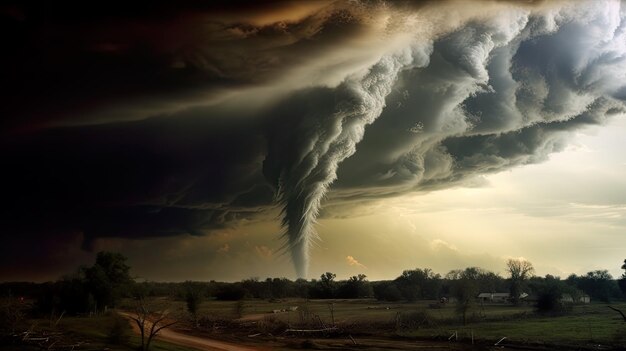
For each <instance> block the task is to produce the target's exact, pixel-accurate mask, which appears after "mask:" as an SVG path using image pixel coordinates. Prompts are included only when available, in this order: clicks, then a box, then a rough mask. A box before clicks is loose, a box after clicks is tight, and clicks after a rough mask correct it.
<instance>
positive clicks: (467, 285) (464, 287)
mask: <svg viewBox="0 0 626 351" xmlns="http://www.w3.org/2000/svg"><path fill="white" fill-rule="evenodd" d="M481 272H482V270H481V269H480V268H477V267H469V268H466V269H465V270H462V271H461V270H453V271H450V272H449V273H448V274H447V276H446V279H448V280H449V281H450V282H451V285H452V286H451V293H452V295H453V296H454V297H455V298H456V300H457V302H456V311H457V313H458V314H460V315H461V319H462V321H463V325H465V324H466V323H467V315H468V314H469V312H470V310H471V309H472V307H473V306H474V303H475V301H476V295H478V280H479V278H480V276H481Z"/></svg>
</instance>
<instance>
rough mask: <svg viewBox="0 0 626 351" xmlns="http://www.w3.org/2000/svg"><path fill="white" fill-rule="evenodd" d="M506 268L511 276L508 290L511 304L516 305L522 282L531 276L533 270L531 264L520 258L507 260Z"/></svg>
mask: <svg viewBox="0 0 626 351" xmlns="http://www.w3.org/2000/svg"><path fill="white" fill-rule="evenodd" d="M506 266H507V271H508V272H509V274H510V275H511V281H510V290H509V291H510V293H511V302H513V303H514V304H516V305H517V304H519V301H520V295H521V294H522V289H523V287H524V282H525V281H526V280H528V279H529V278H530V277H531V276H532V275H533V273H534V272H535V268H533V265H532V263H530V262H528V261H526V260H525V259H521V258H520V259H512V258H511V259H509V260H508V261H507V262H506Z"/></svg>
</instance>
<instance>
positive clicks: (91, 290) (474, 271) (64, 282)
mask: <svg viewBox="0 0 626 351" xmlns="http://www.w3.org/2000/svg"><path fill="white" fill-rule="evenodd" d="M507 268H508V277H502V276H500V275H499V274H496V273H494V272H490V271H488V270H485V269H482V268H478V267H469V268H465V269H459V270H452V271H450V272H448V273H447V274H446V275H444V276H442V275H441V274H438V273H435V272H433V271H432V270H431V269H428V268H424V269H421V268H416V269H410V270H405V271H403V272H402V274H400V276H398V277H397V278H396V279H394V280H383V281H369V280H368V279H367V277H366V276H365V275H364V274H359V275H356V276H352V277H350V278H349V279H347V280H337V279H336V275H335V274H334V273H331V272H327V273H324V274H322V275H321V276H320V278H319V279H311V280H304V279H297V280H295V281H292V280H289V279H287V278H266V279H258V278H249V279H244V280H242V281H240V282H230V283H229V282H216V281H209V282H197V281H196V282H192V281H186V282H180V283H168V282H152V281H143V282H136V281H134V280H133V279H131V275H130V267H129V266H128V265H127V264H126V258H125V257H124V256H122V255H121V254H118V253H111V252H100V253H98V255H97V257H96V262H95V263H94V265H93V266H91V267H80V268H79V269H77V271H76V272H74V273H73V274H71V275H67V276H64V277H62V278H61V279H59V280H58V281H56V282H47V283H27V282H10V283H1V284H0V296H7V295H10V296H14V297H17V296H23V297H27V298H32V299H35V304H34V310H35V311H38V312H40V313H42V314H44V313H51V312H58V313H61V312H62V311H64V312H65V313H68V314H80V313H89V312H99V311H102V310H104V309H107V308H111V307H115V306H116V305H117V304H118V302H119V301H120V299H121V298H124V297H126V298H137V297H150V296H168V297H170V298H173V299H178V300H183V301H185V300H187V301H189V300H190V299H189V296H190V292H193V296H197V298H198V299H217V300H233V301H234V300H241V299H245V298H257V299H283V298H305V299H354V298H376V299H378V300H384V301H415V300H421V299H429V300H440V299H442V298H443V299H454V300H456V301H457V304H458V305H459V306H461V307H459V308H461V309H462V308H463V304H468V305H469V304H471V303H472V301H474V300H475V299H476V297H477V296H478V294H480V293H501V292H507V293H510V296H511V298H510V302H511V303H520V301H519V298H520V297H521V296H522V294H523V295H524V296H530V297H533V299H532V300H533V301H534V302H535V303H536V305H537V307H538V308H539V309H541V308H542V306H544V308H545V309H546V310H550V309H553V308H554V307H555V306H556V305H555V304H556V303H557V302H558V301H559V300H560V299H561V297H562V296H563V294H567V295H568V296H569V297H571V299H572V301H574V302H575V301H579V298H580V297H582V296H585V295H587V296H589V297H590V298H591V299H592V300H596V301H603V302H609V301H611V300H614V299H622V298H623V297H624V294H625V293H626V275H625V274H623V275H622V276H621V277H620V279H617V280H615V279H613V277H612V276H611V275H610V274H609V272H608V271H607V270H596V271H592V272H589V273H587V274H586V275H575V274H572V275H570V276H569V277H567V278H566V279H561V278H559V277H555V276H552V275H546V276H545V277H539V276H532V272H533V270H532V265H531V264H530V263H529V262H527V261H519V260H509V262H508V263H507ZM622 268H623V269H625V270H626V260H625V265H624V266H622ZM529 300H530V299H529Z"/></svg>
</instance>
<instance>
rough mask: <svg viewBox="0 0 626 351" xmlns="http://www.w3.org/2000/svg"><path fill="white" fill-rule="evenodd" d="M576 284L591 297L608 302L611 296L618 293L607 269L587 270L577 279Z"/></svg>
mask: <svg viewBox="0 0 626 351" xmlns="http://www.w3.org/2000/svg"><path fill="white" fill-rule="evenodd" d="M578 284H579V285H578V286H579V288H580V289H581V290H583V291H584V292H586V293H587V294H589V295H590V296H591V297H592V298H595V299H598V300H600V301H603V302H610V301H611V298H612V297H615V296H618V295H619V290H618V287H617V285H616V284H615V281H614V280H613V277H612V276H611V274H610V273H609V271H608V270H606V269H604V270H596V271H591V272H588V273H587V275H585V276H584V277H582V279H580V280H579V282H578Z"/></svg>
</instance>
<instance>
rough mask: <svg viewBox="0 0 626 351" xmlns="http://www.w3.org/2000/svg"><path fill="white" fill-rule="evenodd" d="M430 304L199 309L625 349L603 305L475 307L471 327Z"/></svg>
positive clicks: (617, 322)
mask: <svg viewBox="0 0 626 351" xmlns="http://www.w3.org/2000/svg"><path fill="white" fill-rule="evenodd" d="M152 303H154V304H155V305H158V306H160V307H161V308H167V309H169V310H170V311H171V313H172V314H173V315H178V316H179V317H180V318H186V316H188V314H187V313H186V311H185V304H184V302H182V301H171V300H168V299H157V300H154V301H152ZM432 303H433V301H418V302H414V303H385V302H378V301H375V300H371V299H362V300H303V299H287V300H281V301H273V302H270V301H265V300H245V301H243V302H231V301H205V302H203V303H202V304H201V306H200V311H199V315H200V316H208V317H210V318H215V319H236V318H239V317H242V316H246V315H259V314H266V317H265V318H266V319H272V320H280V321H282V322H284V323H287V324H297V323H298V322H299V321H301V318H302V317H301V316H302V311H307V313H308V314H310V315H314V316H318V317H316V318H318V320H321V321H323V323H325V324H327V325H330V324H332V320H333V318H334V321H335V323H336V324H338V325H340V326H342V325H343V326H348V325H350V324H355V323H356V324H357V325H358V327H357V328H361V329H363V328H365V329H367V328H366V326H367V325H368V324H371V325H373V326H374V327H373V329H375V328H377V327H380V326H385V327H386V328H388V330H379V332H380V333H381V334H386V335H400V336H404V337H414V338H420V339H438V340H447V339H448V338H449V337H450V336H451V335H452V334H453V333H454V332H455V331H456V333H457V336H458V338H459V339H462V340H470V339H471V337H472V335H473V337H474V339H475V340H477V341H483V342H495V341H497V340H499V339H501V338H502V337H506V338H507V341H509V342H516V343H524V344H548V345H551V344H557V345H590V344H601V345H613V346H616V345H619V346H626V323H624V321H623V320H622V318H621V317H620V316H619V314H618V313H616V312H615V311H612V310H610V309H609V308H607V307H606V306H607V305H606V304H602V303H592V304H587V305H576V306H574V307H573V309H572V311H571V312H570V313H568V314H565V315H559V316H541V315H538V314H536V313H535V312H534V309H533V307H532V306H519V307H516V306H512V305H508V304H491V305H484V306H481V305H475V306H474V308H473V309H472V310H471V312H470V314H471V318H470V319H469V320H470V321H471V322H469V323H468V324H467V325H462V323H461V319H460V317H459V315H458V314H457V313H456V311H455V306H454V304H448V305H446V306H444V307H442V308H431V306H430V305H431V304H432ZM295 306H297V307H298V310H297V311H291V312H286V313H278V314H273V313H271V312H272V311H273V310H283V309H285V310H289V308H290V307H295ZM612 306H614V307H617V308H620V309H622V310H626V303H615V304H612ZM331 309H332V312H331ZM412 313H413V314H414V315H416V316H418V317H416V318H418V319H419V320H415V321H414V323H413V324H412V325H411V326H410V327H403V328H397V327H394V321H396V320H397V318H398V315H401V316H404V315H407V316H409V318H410V316H411V314H412Z"/></svg>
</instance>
